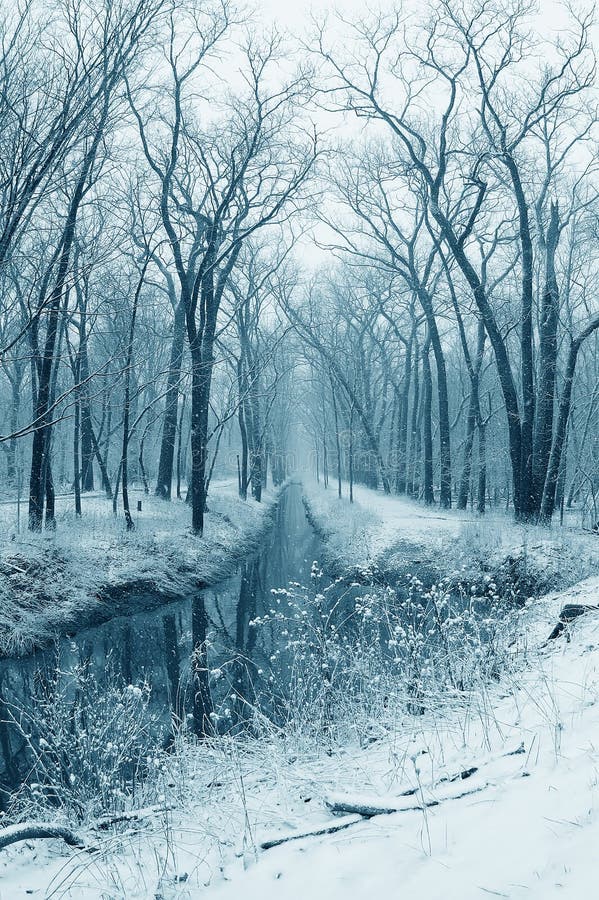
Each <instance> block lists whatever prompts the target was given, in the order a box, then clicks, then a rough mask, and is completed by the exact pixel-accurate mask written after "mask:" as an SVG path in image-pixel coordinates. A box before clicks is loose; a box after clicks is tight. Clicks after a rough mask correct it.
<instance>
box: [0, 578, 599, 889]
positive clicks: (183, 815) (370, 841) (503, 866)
mask: <svg viewBox="0 0 599 900" xmlns="http://www.w3.org/2000/svg"><path fill="white" fill-rule="evenodd" d="M598 599H599V578H597V577H595V578H592V579H588V580H587V581H586V582H583V583H581V584H580V585H578V586H577V587H576V588H573V589H572V590H571V591H570V592H568V593H567V594H562V595H552V596H549V597H546V598H544V599H543V600H542V601H541V602H539V603H536V604H534V605H531V606H530V607H529V608H528V609H526V610H525V611H524V612H523V613H522V614H521V625H522V631H521V635H522V636H521V639H520V640H519V641H518V644H517V646H515V647H514V654H515V665H514V667H513V668H512V670H511V671H510V672H509V674H507V675H505V676H504V677H503V678H502V679H501V680H500V681H499V682H497V683H493V684H492V685H489V686H487V687H486V688H485V689H482V690H477V691H475V692H473V693H472V694H469V695H467V696H462V697H461V698H459V699H458V698H455V697H454V698H453V699H451V698H448V699H447V702H446V703H444V704H441V705H439V706H438V708H435V709H433V710H431V711H429V712H427V713H426V714H425V715H423V716H408V715H404V716H403V717H402V718H401V719H398V720H397V722H396V727H395V728H394V729H393V730H390V731H388V732H386V733H381V734H380V735H379V736H378V739H377V740H374V741H372V738H371V739H370V742H363V746H360V744H359V743H354V744H352V745H347V746H345V747H343V748H337V749H334V750H332V751H329V753H327V752H325V751H324V749H323V750H322V751H321V752H319V751H318V750H317V749H316V748H315V747H313V746H311V745H307V746H305V747H302V746H301V743H300V744H299V745H297V744H296V745H295V746H290V745H289V744H288V743H287V742H286V740H285V738H284V736H278V737H277V736H275V735H273V738H272V740H271V741H270V742H261V743H260V744H259V745H258V746H256V745H253V744H252V743H244V742H235V741H226V740H225V741H223V742H221V743H219V744H217V745H214V746H208V745H206V746H203V747H199V748H195V749H194V748H189V747H187V748H182V749H181V750H180V751H179V752H177V753H175V754H173V755H172V756H171V757H170V758H169V760H168V762H166V763H163V765H164V766H165V768H164V769H163V773H162V775H161V780H160V784H161V785H162V790H163V791H164V794H163V795H162V802H163V803H164V804H165V807H168V806H170V805H171V804H174V805H175V807H176V809H174V810H171V811H165V812H164V813H162V814H161V813H156V814H155V815H154V816H153V817H150V818H148V819H146V820H144V822H142V823H141V824H139V825H137V826H136V825H135V824H134V823H131V824H130V825H128V826H127V827H126V828H125V829H124V830H121V832H120V833H119V832H116V831H115V833H113V834H103V833H97V834H92V833H88V840H89V841H90V842H93V843H94V845H95V846H96V847H99V851H98V852H95V853H88V852H86V851H73V850H70V849H68V848H65V847H64V846H63V845H61V844H60V843H58V842H53V841H40V842H37V843H36V842H30V843H29V844H19V845H14V846H12V847H10V848H8V849H6V850H4V851H2V852H1V853H0V898H1V900H13V898H16V897H20V896H24V895H25V894H26V893H29V894H33V895H34V896H40V897H85V898H90V900H92V898H98V900H99V898H125V897H126V898H157V897H159V898H165V900H166V898H174V897H177V898H178V897H182V898H183V897H187V898H196V897H197V898H200V897H210V898H212V900H229V898H231V900H233V898H235V900H237V898H239V897H243V898H244V900H265V898H275V897H277V898H286V900H292V898H293V900H295V898H297V900H300V898H301V900H305V897H306V896H309V897H310V898H312V900H363V898H365V897H377V898H381V900H386V898H395V897H397V896H403V897H409V898H410V900H454V898H455V900H471V898H472V900H478V898H480V900H482V898H484V897H509V898H527V900H547V898H551V897H556V898H557V897H561V898H568V900H581V898H586V897H592V896H595V892H596V848H597V842H598V841H599V792H598V787H597V784H598V776H599V746H598V738H597V735H598V734H599V614H598V613H594V612H588V613H586V614H585V615H584V616H582V617H580V618H579V619H578V620H576V622H575V623H573V624H572V625H571V626H570V628H569V632H568V635H567V637H569V638H571V639H570V640H567V639H566V635H563V636H562V637H560V638H559V639H558V640H556V641H552V642H550V643H549V644H547V643H546V638H547V635H548V634H549V632H550V630H551V628H552V626H553V624H554V623H555V621H556V619H557V615H558V613H559V610H560V609H561V607H562V605H563V604H564V603H566V602H576V603H589V604H594V603H596V601H597V600H598ZM329 754H330V755H329ZM473 767H477V771H475V772H472V773H471V774H470V775H469V777H467V778H464V777H460V776H461V774H462V773H466V772H467V770H470V769H472V768H473ZM455 776H458V777H457V778H455ZM169 785H170V787H169ZM406 789H413V790H414V789H415V793H413V794H412V795H411V796H408V797H405V796H404V797H401V796H400V795H401V793H402V792H403V791H405V790H406ZM339 795H341V800H342V801H351V802H352V803H356V802H358V803H367V804H370V805H373V804H374V805H379V806H384V805H385V804H386V805H387V806H392V807H394V806H399V808H400V809H401V810H402V811H400V812H395V813H392V814H382V815H377V816H375V817H372V818H369V819H361V818H359V817H357V816H353V819H347V817H346V820H347V821H348V822H353V824H348V827H346V828H345V829H344V830H341V831H338V832H337V833H331V834H325V835H320V836H308V837H304V838H301V839H298V840H293V841H290V842H288V843H284V844H282V845H281V846H277V847H274V848H272V849H268V850H264V849H261V846H260V845H261V843H263V842H264V841H265V840H268V839H273V838H277V837H281V836H286V835H291V834H297V833H299V832H301V831H304V830H309V829H311V828H316V827H317V826H329V825H331V824H334V823H336V822H338V821H339V819H338V817H336V816H335V815H333V814H332V813H331V811H330V810H329V809H328V808H327V805H326V801H327V799H329V800H330V799H331V798H334V797H337V798H339ZM435 801H437V804H436V805H428V804H434V802H435Z"/></svg>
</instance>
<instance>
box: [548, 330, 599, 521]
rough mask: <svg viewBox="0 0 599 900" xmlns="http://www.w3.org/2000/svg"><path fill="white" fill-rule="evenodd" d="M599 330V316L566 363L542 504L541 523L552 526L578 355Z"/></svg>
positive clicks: (573, 345)
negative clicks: (588, 339)
mask: <svg viewBox="0 0 599 900" xmlns="http://www.w3.org/2000/svg"><path fill="white" fill-rule="evenodd" d="M598 328H599V316H596V317H595V318H594V319H592V320H591V322H589V324H588V325H587V326H586V328H584V329H583V330H582V331H581V333H580V334H579V335H578V337H576V338H574V339H573V340H572V342H571V344H570V351H569V353H568V361H567V363H566V371H565V374H564V386H563V389H562V396H561V399H560V404H559V412H558V417H557V425H556V428H555V435H554V438H553V445H552V447H551V456H550V457H549V466H548V468H547V478H546V479H545V486H544V488H543V499H542V502H541V521H542V522H543V523H544V524H550V522H551V517H552V516H553V511H554V509H555V495H556V489H557V483H558V479H559V473H560V464H561V458H562V451H563V447H564V440H565V437H566V428H567V425H568V418H569V416H570V405H571V402H572V386H573V384H574V373H575V371H576V361H577V359H578V353H579V351H580V348H581V346H582V344H583V342H584V341H585V340H586V339H587V337H589V336H590V335H591V334H592V333H593V332H594V331H596V330H597V329H598Z"/></svg>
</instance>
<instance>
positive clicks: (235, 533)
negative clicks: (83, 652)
mask: <svg viewBox="0 0 599 900" xmlns="http://www.w3.org/2000/svg"><path fill="white" fill-rule="evenodd" d="M130 493H131V498H130V503H131V509H132V510H133V518H134V520H135V530H134V531H132V532H128V531H127V530H126V527H125V521H124V518H123V514H122V510H121V508H120V504H119V509H118V516H117V517H116V518H115V517H114V515H113V512H112V503H111V501H109V500H107V499H106V498H105V497H104V496H100V495H94V496H87V495H84V497H83V515H82V517H81V518H80V519H77V518H76V517H75V514H74V509H73V497H72V496H71V497H59V498H57V516H56V518H57V528H56V531H54V532H47V531H46V532H43V533H41V534H32V533H31V532H29V531H27V529H26V519H25V521H24V513H23V514H22V516H21V528H20V530H17V527H16V526H17V505H16V504H15V503H3V504H1V505H0V653H4V654H14V653H19V652H26V651H27V650H28V649H30V648H31V646H32V645H33V644H35V643H39V642H43V641H45V640H47V639H48V638H51V637H52V636H53V635H54V634H55V633H56V632H57V630H60V629H64V628H69V627H71V626H72V625H73V624H74V623H77V624H78V625H79V626H81V624H82V619H83V618H85V617H88V616H92V617H93V616H94V615H96V614H100V616H101V617H104V618H106V616H107V615H108V614H109V610H106V611H103V610H102V609H101V607H102V605H104V606H106V605H109V603H110V601H109V599H108V598H107V596H106V595H107V594H110V592H111V590H112V589H115V588H116V589H118V590H123V589H124V590H126V589H127V587H130V586H135V585H139V589H140V590H139V592H140V593H143V592H144V590H145V591H147V592H148V593H151V592H155V593H157V594H163V595H164V596H165V597H170V598H171V599H172V598H173V597H174V596H176V595H177V594H181V593H185V592H189V591H190V590H193V588H194V587H196V586H197V585H200V584H210V583H212V582H214V581H215V580H217V579H218V578H221V577H224V576H225V575H227V574H229V573H230V572H231V571H232V569H233V568H234V566H235V563H236V562H237V560H238V559H239V557H240V556H241V555H242V554H243V552H244V551H246V550H247V549H248V547H251V546H252V545H253V544H254V543H255V542H256V540H258V539H259V537H260V533H261V528H262V526H263V525H264V523H265V517H266V516H267V514H268V512H269V510H271V509H272V504H273V502H274V501H275V499H276V497H277V495H278V494H277V492H274V491H267V492H265V495H264V500H263V502H262V503H260V504H259V503H256V502H255V501H254V500H252V499H248V500H247V501H242V500H240V499H239V497H238V496H237V485H236V483H233V482H231V481H223V482H214V483H213V484H212V486H211V489H210V496H209V511H208V513H207V515H206V520H205V530H204V535H203V537H202V538H198V537H196V536H194V535H193V534H192V533H191V510H190V508H189V507H188V506H187V505H186V504H185V503H184V502H183V501H181V500H172V501H171V502H170V503H168V502H165V501H162V500H159V499H157V498H155V497H153V496H152V495H144V494H143V493H142V492H140V491H132V492H130ZM138 500H141V501H142V511H141V512H140V513H138V512H136V511H135V510H136V509H137V501H138ZM25 512H26V510H25ZM121 611H122V610H121Z"/></svg>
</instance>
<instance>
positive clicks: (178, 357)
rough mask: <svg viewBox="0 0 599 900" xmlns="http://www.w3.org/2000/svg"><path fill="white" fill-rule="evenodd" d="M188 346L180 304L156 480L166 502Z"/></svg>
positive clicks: (176, 312)
mask: <svg viewBox="0 0 599 900" xmlns="http://www.w3.org/2000/svg"><path fill="white" fill-rule="evenodd" d="M184 342H185V307H184V305H183V303H182V302H179V303H178V304H177V306H176V308H175V321H174V329H173V341H172V344H171V355H170V360H169V368H168V379H167V385H166V397H165V404H164V423H163V427H162V440H161V443H160V457H159V460H158V475H157V478H156V491H155V493H156V496H157V497H162V498H163V499H164V500H170V498H171V486H172V483H173V463H174V456H175V439H176V435H177V415H178V412H179V381H180V379H181V365H182V362H183V346H184Z"/></svg>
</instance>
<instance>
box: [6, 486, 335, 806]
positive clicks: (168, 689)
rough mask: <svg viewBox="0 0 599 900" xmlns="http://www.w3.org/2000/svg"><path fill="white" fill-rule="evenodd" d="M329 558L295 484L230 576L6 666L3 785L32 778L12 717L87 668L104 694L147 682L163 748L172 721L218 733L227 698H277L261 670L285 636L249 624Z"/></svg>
mask: <svg viewBox="0 0 599 900" xmlns="http://www.w3.org/2000/svg"><path fill="white" fill-rule="evenodd" d="M321 555H322V542H321V540H320V538H319V537H318V535H317V534H316V532H315V530H314V529H313V527H312V526H311V524H310V523H309V521H308V519H307V517H306V513H305V510H304V506H303V503H302V488H301V485H300V484H299V483H291V484H289V485H288V486H287V487H286V488H285V489H284V490H283V492H282V494H281V497H280V500H279V502H278V504H277V507H276V509H275V511H274V516H273V522H272V525H271V526H270V527H269V529H268V531H267V533H266V534H265V536H264V539H263V541H262V544H261V546H260V548H259V549H258V550H257V551H256V552H255V553H254V554H253V555H251V556H249V557H247V558H246V559H245V560H244V561H243V562H242V563H240V565H239V566H238V569H237V572H236V573H235V575H233V576H232V577H229V578H227V579H226V580H224V581H221V582H220V583H218V584H215V585H213V586H212V587H210V588H206V589H204V590H202V591H199V592H198V593H197V594H196V595H195V596H189V597H185V598H184V599H181V600H180V601H178V602H175V603H171V604H168V605H164V606H161V607H159V608H157V609H153V610H152V611H149V612H145V613H137V614H134V615H129V616H120V617H118V618H114V619H111V620H110V621H108V622H105V623H104V624H102V625H99V626H95V627H92V628H88V629H84V630H82V631H80V632H78V633H77V634H76V635H74V636H71V637H63V638H61V639H59V640H58V641H57V642H56V644H55V645H54V646H52V647H49V648H46V649H43V650H38V651H36V652H34V653H32V654H31V655H30V656H27V657H24V658H18V659H5V660H2V661H0V789H2V790H3V793H4V792H6V791H7V790H10V789H14V787H15V786H16V785H18V784H19V783H20V782H21V781H22V780H23V778H24V777H25V775H26V767H27V756H28V754H27V752H26V747H25V740H24V738H23V736H22V735H20V734H19V729H18V728H17V727H15V725H14V724H10V720H11V719H12V718H13V717H15V716H16V717H17V718H21V717H22V716H23V714H24V716H25V717H26V716H27V713H28V712H30V711H31V706H32V701H31V697H32V695H33V694H34V693H37V695H38V696H39V692H40V684H43V685H44V686H45V687H46V689H47V686H48V685H49V684H50V685H51V684H53V683H54V684H55V683H56V679H57V678H58V679H60V678H64V677H65V675H64V673H70V672H72V671H73V670H74V669H77V667H82V666H84V667H85V669H86V672H87V673H88V674H91V675H92V677H93V679H94V681H95V684H96V687H97V689H99V690H100V691H101V690H102V686H103V685H105V686H106V685H107V684H108V683H112V684H114V683H117V682H119V680H121V683H122V682H124V683H125V684H126V685H132V686H137V685H142V684H144V683H145V684H147V685H149V686H150V688H151V691H150V695H149V696H150V700H149V707H150V709H151V711H152V713H153V716H154V720H155V723H156V728H157V729H162V731H163V737H164V742H167V741H168V736H169V734H172V731H173V729H172V727H171V725H172V723H173V721H174V722H176V723H177V724H179V723H180V722H181V721H182V720H183V719H184V718H186V719H187V724H188V725H189V724H190V725H191V727H192V728H193V730H194V731H196V733H202V732H203V731H205V730H206V726H207V725H208V724H211V725H212V727H215V723H218V720H219V719H222V716H218V717H217V716H216V713H215V712H214V710H215V709H219V710H221V709H222V708H223V701H226V699H227V697H228V696H229V695H230V696H231V698H232V700H233V701H237V702H239V699H240V698H241V697H244V698H251V699H252V702H256V703H257V704H258V705H262V706H263V705H264V703H263V702H262V701H263V700H264V697H265V696H266V693H269V695H270V696H272V691H270V692H263V691H262V681H263V679H265V678H266V676H265V675H264V676H263V673H264V672H266V671H268V669H269V665H268V663H269V659H270V658H271V657H272V654H273V653H276V652H278V653H279V654H280V653H281V652H284V650H283V649H282V648H283V645H284V638H283V637H282V636H281V634H279V633H278V632H279V630H280V629H278V628H277V626H276V623H274V622H273V623H271V624H270V625H269V626H268V627H264V628H260V629H258V628H255V627H252V626H251V625H250V622H251V621H252V620H253V619H254V618H256V617H260V616H263V615H264V614H265V613H268V611H269V610H270V608H271V607H272V604H273V599H272V598H273V594H272V591H273V590H277V589H280V588H285V587H286V586H287V585H288V584H289V583H290V582H295V583H298V584H302V585H307V584H309V583H310V573H311V569H312V564H313V561H314V560H318V559H319V558H320V557H321ZM279 602H280V601H279ZM231 692H232V693H231ZM244 702H245V701H244ZM229 706H230V707H232V706H234V702H233V703H232V704H229ZM224 709H225V714H226V718H228V719H229V721H224V722H220V724H219V725H218V727H219V729H220V730H223V729H225V728H226V729H228V728H230V727H231V725H232V724H233V717H234V715H235V716H237V717H239V715H240V713H239V711H235V710H234V709H230V708H228V707H227V705H226V703H225V706H224ZM267 712H268V713H272V712H273V710H272V709H270V710H267ZM0 806H1V803H0Z"/></svg>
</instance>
